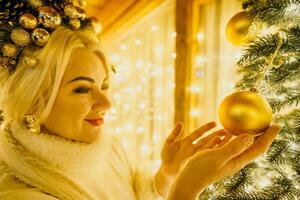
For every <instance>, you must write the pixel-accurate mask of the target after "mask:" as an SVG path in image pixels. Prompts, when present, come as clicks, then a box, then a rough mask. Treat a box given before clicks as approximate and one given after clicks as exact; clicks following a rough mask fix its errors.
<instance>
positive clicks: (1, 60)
mask: <svg viewBox="0 0 300 200" xmlns="http://www.w3.org/2000/svg"><path fill="white" fill-rule="evenodd" d="M8 63H9V58H8V57H4V56H0V69H6V68H7V66H8Z"/></svg>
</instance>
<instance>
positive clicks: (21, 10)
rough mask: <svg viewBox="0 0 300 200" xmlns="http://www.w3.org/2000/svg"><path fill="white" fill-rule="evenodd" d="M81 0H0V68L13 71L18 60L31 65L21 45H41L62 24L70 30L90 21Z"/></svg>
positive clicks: (23, 46) (35, 60)
mask: <svg viewBox="0 0 300 200" xmlns="http://www.w3.org/2000/svg"><path fill="white" fill-rule="evenodd" d="M85 5H86V2H85V0H0V52H1V53H0V68H8V69H9V71H10V73H11V72H13V71H14V70H15V68H16V66H17V63H18V62H24V63H25V64H26V65H28V66H30V67H34V66H35V65H36V64H37V62H38V60H37V59H36V58H35V57H33V56H28V55H25V54H24V55H23V54H22V50H23V49H24V48H25V47H30V46H37V47H43V46H44V45H46V44H47V42H48V40H49V37H50V35H51V32H52V31H54V30H55V29H56V28H57V27H58V26H60V25H65V26H67V27H69V28H71V29H73V30H77V29H80V28H84V27H86V26H91V25H92V20H91V18H88V17H87V16H86V13H85V11H84V10H83V8H84V7H85Z"/></svg>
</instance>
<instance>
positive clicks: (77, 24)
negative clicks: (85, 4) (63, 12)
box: [69, 19, 81, 30]
mask: <svg viewBox="0 0 300 200" xmlns="http://www.w3.org/2000/svg"><path fill="white" fill-rule="evenodd" d="M69 23H70V26H71V28H72V29H73V30H77V29H79V28H80V26H81V23H80V21H79V19H70V21H69Z"/></svg>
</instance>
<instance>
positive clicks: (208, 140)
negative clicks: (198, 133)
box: [194, 129, 228, 148]
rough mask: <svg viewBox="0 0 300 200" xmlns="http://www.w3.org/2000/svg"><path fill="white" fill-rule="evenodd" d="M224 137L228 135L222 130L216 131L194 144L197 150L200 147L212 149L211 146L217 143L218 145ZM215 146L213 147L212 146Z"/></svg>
mask: <svg viewBox="0 0 300 200" xmlns="http://www.w3.org/2000/svg"><path fill="white" fill-rule="evenodd" d="M226 135H228V133H227V132H226V131H225V130H224V129H221V130H218V131H216V132H214V133H212V134H210V135H208V136H207V137H205V138H203V139H201V140H199V141H198V142H197V143H196V144H194V145H195V146H196V147H197V148H198V147H199V148H200V147H202V148H212V145H213V144H216V142H217V141H218V143H220V142H221V141H222V139H221V137H223V136H224V138H225V137H226ZM213 146H215V145H213Z"/></svg>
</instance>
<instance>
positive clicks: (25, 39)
mask: <svg viewBox="0 0 300 200" xmlns="http://www.w3.org/2000/svg"><path fill="white" fill-rule="evenodd" d="M10 37H11V39H12V41H13V42H14V43H15V44H16V45H19V46H21V47H25V46H27V45H29V44H30V42H31V39H30V34H29V33H28V32H27V31H26V30H24V29H22V28H16V29H14V30H12V32H11V35H10Z"/></svg>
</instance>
